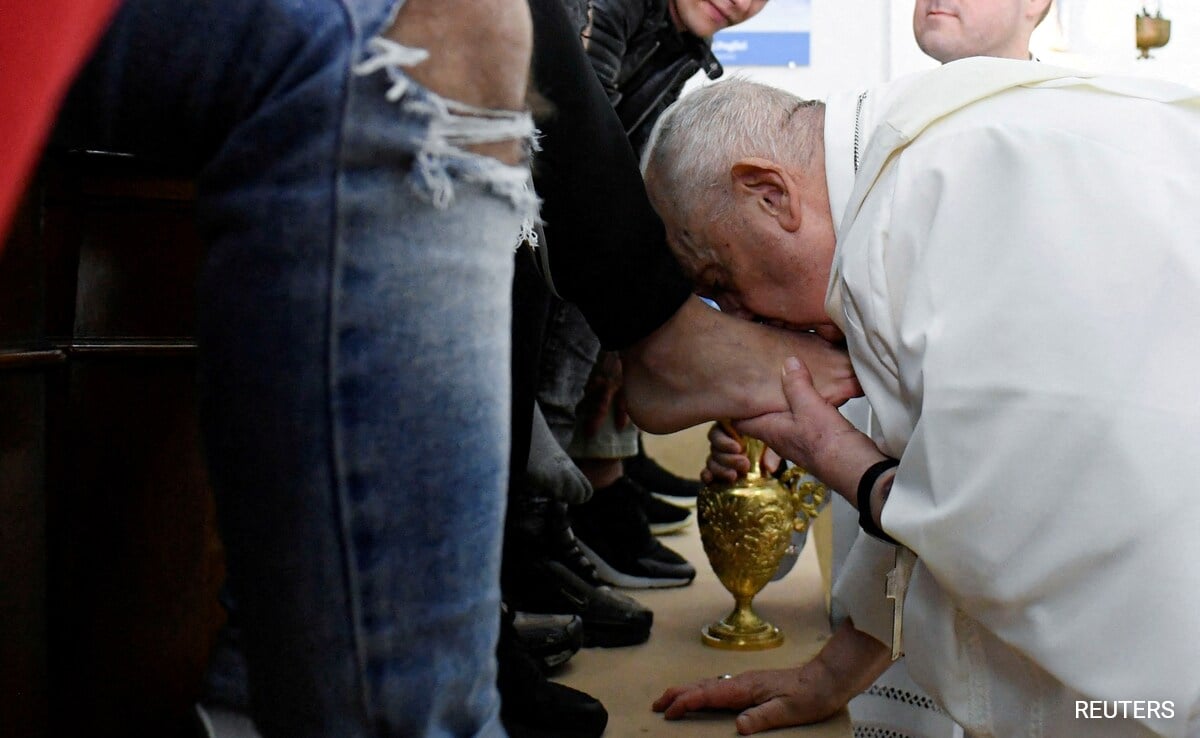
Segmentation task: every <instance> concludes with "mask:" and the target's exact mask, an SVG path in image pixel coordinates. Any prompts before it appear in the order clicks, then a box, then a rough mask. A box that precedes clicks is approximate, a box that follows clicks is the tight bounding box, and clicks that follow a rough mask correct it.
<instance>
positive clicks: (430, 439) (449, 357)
mask: <svg viewBox="0 0 1200 738" xmlns="http://www.w3.org/2000/svg"><path fill="white" fill-rule="evenodd" d="M399 7H400V3H398V2H387V1H385V0H378V1H369V0H361V1H359V0H347V2H345V3H335V2H325V1H318V0H312V1H311V2H302V3H300V2H288V3H283V2H272V1H270V0H259V1H256V2H246V1H245V0H238V1H237V2H234V1H233V0H229V1H228V2H203V3H202V2H190V3H181V2H177V0H172V1H171V2H165V1H164V2H157V1H154V0H132V1H131V2H129V3H127V4H126V7H125V10H124V11H123V12H122V17H121V18H120V19H118V25H117V26H116V27H115V28H114V34H113V38H112V41H111V43H110V45H109V46H108V48H106V49H105V53H104V54H103V55H102V56H101V57H100V58H99V59H98V62H97V63H98V67H97V68H96V71H95V75H94V76H92V77H91V81H93V82H97V81H98V82H100V83H101V84H100V86H99V87H96V88H94V90H93V91H92V99H93V101H96V102H100V103H104V105H98V106H95V107H94V108H93V109H94V110H101V112H103V108H105V107H107V105H109V104H117V103H122V104H123V103H128V102H129V101H134V100H139V99H140V102H139V103H137V105H136V108H137V110H136V111H134V112H136V115H134V116H132V117H130V116H128V115H124V116H116V117H119V118H122V120H118V121H115V122H114V126H113V127H112V130H110V131H108V132H103V131H102V132H101V133H110V134H114V135H102V136H101V138H107V139H109V140H110V141H117V142H118V143H119V142H124V143H126V144H128V145H129V146H130V147H137V146H145V147H146V148H150V149H154V150H155V152H156V153H158V152H164V153H167V154H170V155H173V156H177V157H178V158H180V159H182V160H194V163H195V164H196V165H197V166H199V167H200V168H201V169H202V172H201V181H200V192H201V197H200V202H199V205H198V207H199V218H200V226H201V230H202V234H203V235H204V236H205V237H206V239H207V240H208V241H209V242H210V244H211V246H210V251H209V254H208V259H207V263H206V267H205V271H204V275H203V277H202V279H201V284H200V290H199V293H200V326H199V339H200V344H201V367H202V389H203V396H204V399H203V403H204V406H203V415H204V422H205V430H206V434H205V440H206V445H207V447H208V448H207V450H208V453H209V457H210V466H211V477H212V481H213V485H214V487H215V489H216V491H217V494H218V502H219V513H220V516H221V520H222V529H223V534H224V536H225V543H226V546H227V551H228V558H229V571H230V583H231V586H232V588H233V590H234V592H235V594H236V597H237V601H238V603H239V607H240V615H241V617H242V622H243V624H244V628H245V635H246V651H247V660H248V664H249V673H250V680H251V698H252V700H253V709H254V717H255V721H256V722H257V724H258V726H259V727H260V729H261V730H262V732H263V733H264V735H268V736H276V735H287V736H317V735H322V736H324V735H338V736H351V737H352V736H374V735H412V736H441V735H500V734H501V729H500V727H499V721H498V711H499V710H498V704H497V698H496V691H495V665H494V661H493V655H492V654H493V649H494V647H495V642H496V632H497V628H498V619H499V591H498V565H499V561H498V558H499V539H500V531H501V522H502V514H503V506H504V502H503V494H502V490H503V484H504V480H505V476H506V471H507V455H508V447H507V439H508V422H509V418H508V411H509V396H508V391H507V389H506V388H507V383H508V363H507V362H508V343H509V341H508V315H509V304H508V300H509V285H510V280H511V275H512V266H511V263H512V246H513V245H514V244H515V242H516V237H517V233H518V230H519V225H520V223H521V221H522V220H523V218H524V217H525V216H527V215H529V214H530V213H531V212H532V208H533V201H532V198H527V197H523V196H522V195H521V194H520V193H521V183H522V182H523V181H524V176H525V174H524V171H523V168H522V167H511V166H508V165H506V164H502V163H501V162H500V161H498V160H497V159H495V158H491V157H490V156H485V155H483V154H493V155H497V156H503V157H504V158H505V160H506V161H510V162H516V161H519V160H520V156H521V155H520V153H519V152H520V151H521V143H522V139H523V138H524V137H525V136H526V135H527V133H528V130H529V124H528V120H527V119H525V118H524V117H523V116H522V115H520V114H513V113H506V112H503V111H506V110H513V109H519V108H520V107H521V105H522V99H521V98H522V97H523V92H522V93H520V94H518V93H517V89H518V88H521V87H522V86H523V82H521V84H504V83H503V81H500V82H496V81H495V80H489V81H487V82H486V83H480V84H465V85H463V86H462V88H461V89H460V90H458V91H459V92H461V93H462V97H461V98H459V99H461V100H462V101H464V102H468V103H472V104H475V105H477V106H480V107H483V106H489V107H492V108H495V109H496V110H495V111H493V112H491V113H484V112H475V111H471V110H467V109H463V108H459V107H457V106H455V105H452V104H448V102H447V97H446V96H444V95H439V94H437V93H436V92H433V91H432V90H431V89H430V88H428V87H425V86H423V85H421V84H419V80H416V78H415V77H414V76H412V75H409V74H407V73H406V71H405V70H406V69H407V68H409V67H407V66H406V65H408V64H417V63H418V60H419V59H420V57H421V54H420V53H419V52H418V51H416V49H415V47H416V46H418V45H420V39H421V33H415V35H414V36H413V37H411V38H406V39H405V40H406V41H408V42H409V43H410V44H411V45H410V46H409V47H403V46H388V45H387V44H379V43H377V42H378V41H379V40H380V39H382V38H385V34H386V32H387V31H388V29H393V28H395V27H396V25H394V24H393V23H392V22H393V20H395V24H402V23H404V22H406V19H407V21H411V22H412V27H413V28H417V29H420V28H422V26H421V25H420V24H419V23H418V22H417V19H419V18H421V17H422V15H421V13H422V12H423V13H425V14H427V17H426V20H427V21H428V20H429V18H428V16H429V15H433V16H436V15H438V14H442V13H444V14H446V15H447V16H452V17H453V22H452V23H449V24H446V25H442V26H438V25H436V24H435V25H434V26H433V29H434V30H429V29H430V26H429V25H428V24H427V25H426V26H424V28H425V29H426V30H425V31H423V33H425V34H426V36H425V41H426V42H427V43H426V44H425V45H427V46H428V48H429V49H430V53H431V57H430V58H429V59H428V60H427V61H425V62H421V63H419V65H418V66H417V67H414V69H422V70H430V69H435V68H436V69H446V70H449V69H452V68H453V65H454V64H456V63H458V61H459V59H449V60H447V57H452V56H455V55H460V56H461V58H462V59H463V60H464V61H463V63H464V65H466V66H464V68H463V70H459V71H454V72H453V73H450V72H449V71H448V72H447V75H448V79H449V80H451V81H453V80H454V79H456V78H458V77H456V75H472V74H475V73H476V72H475V71H467V70H479V69H482V68H484V67H485V66H487V65H484V64H479V65H477V66H476V65H474V63H473V62H475V61H479V60H478V59H472V57H474V56H475V55H476V54H485V55H486V54H488V53H489V49H490V50H491V52H494V54H495V55H496V57H497V58H498V59H501V60H503V59H505V58H507V56H506V55H507V54H509V53H511V52H512V51H513V50H514V49H515V50H517V52H518V53H520V52H521V51H522V50H523V52H524V53H525V54H526V55H527V54H528V50H529V44H528V39H527V38H526V39H525V43H524V44H521V43H513V39H512V38H507V37H504V35H503V34H499V37H491V36H488V35H487V34H485V35H484V37H482V38H480V37H476V35H475V34H480V33H484V32H483V31H481V30H480V29H495V27H496V19H497V18H510V17H511V18H517V19H520V18H521V17H522V13H523V12H524V11H525V5H524V3H523V2H520V1H519V0H515V1H514V2H503V3H501V2H498V1H497V2H493V1H492V0H485V1H484V2H479V1H478V0H471V2H461V3H460V2H446V1H445V0H410V2H409V3H408V4H406V5H405V6H404V8H403V11H402V12H401V13H399V14H398V15H397V16H396V17H395V19H393V17H392V12H393V11H395V10H396V9H397V8H399ZM418 11H421V12H418ZM526 22H527V21H526ZM435 31H436V33H435ZM456 33H457V34H458V35H457V36H456V35H455V34H456ZM517 35H518V36H519V35H520V34H519V32H518V33H517ZM460 46H470V47H471V48H469V49H465V48H459V47H460ZM443 62H444V63H443ZM512 67H513V65H512V64H510V63H508V62H503V63H499V64H496V65H495V66H494V67H489V72H488V73H489V74H491V73H501V72H502V73H503V74H504V75H509V74H511V75H514V79H518V80H523V79H524V75H525V71H526V66H525V65H524V64H520V65H517V67H516V68H512ZM510 81H511V80H510ZM429 82H430V84H431V85H432V84H435V83H438V84H441V83H445V89H447V90H450V89H457V88H455V87H454V85H452V84H450V82H447V81H446V79H443V78H441V77H439V76H438V75H436V74H434V75H430V77H429ZM106 86H107V87H106ZM114 89H115V91H114ZM106 90H107V91H106ZM438 91H439V92H441V91H442V89H440V88H439V90H438ZM489 91H493V92H494V93H495V94H500V95H501V96H502V97H505V99H504V100H494V99H490V98H488V95H489V94H493V92H489ZM472 94H478V96H479V99H472V97H471V95H472ZM389 95H390V96H391V99H389ZM104 97H107V98H108V99H107V100H104V99H102V98H104ZM509 98H511V99H509ZM124 107H125V112H129V111H132V110H133V107H130V106H128V105H125V106H124ZM84 127H86V126H84ZM77 130H78V129H77ZM114 132H115V133H114ZM480 136H482V137H483V140H481V139H480ZM469 147H476V148H479V149H480V150H481V151H478V152H477V151H469V150H467V149H468V148H469ZM485 147H490V148H485ZM467 213H469V214H470V217H465V214H467ZM464 458H465V459H468V463H466V464H453V463H451V461H452V460H458V459H464ZM465 530H469V531H470V534H469V535H462V534H461V532H462V531H465Z"/></svg>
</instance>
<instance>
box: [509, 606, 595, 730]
mask: <svg viewBox="0 0 1200 738" xmlns="http://www.w3.org/2000/svg"><path fill="white" fill-rule="evenodd" d="M496 665H497V673H496V686H497V688H498V689H499V691H500V721H501V722H502V723H503V724H504V729H505V731H507V732H508V735H509V738H600V736H601V735H603V734H604V728H605V726H607V725H608V711H607V710H605V709H604V705H602V704H600V702H599V700H597V699H596V698H594V697H592V696H590V695H588V694H585V693H584V692H580V691H579V690H577V689H571V688H570V687H567V686H564V685H562V684H556V683H555V682H551V681H548V680H547V679H546V677H545V675H544V674H542V672H541V671H540V670H539V669H538V666H537V663H536V662H535V661H534V659H533V658H531V657H530V656H529V655H528V654H526V653H525V652H524V651H522V650H521V648H520V646H519V645H518V644H517V641H516V635H515V633H514V632H513V628H512V625H511V624H510V623H508V622H507V621H506V620H502V621H501V625H500V642H499V643H498V644H497V646H496Z"/></svg>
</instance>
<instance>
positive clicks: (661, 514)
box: [641, 488, 692, 536]
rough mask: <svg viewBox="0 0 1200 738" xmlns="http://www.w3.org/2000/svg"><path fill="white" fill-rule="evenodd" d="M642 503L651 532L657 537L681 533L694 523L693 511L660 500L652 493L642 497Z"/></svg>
mask: <svg viewBox="0 0 1200 738" xmlns="http://www.w3.org/2000/svg"><path fill="white" fill-rule="evenodd" d="M643 489H644V488H643ZM641 503H642V512H644V513H646V521H647V522H648V523H650V532H651V533H653V534H654V535H656V536H661V535H666V534H667V533H675V532H677V531H681V530H683V529H684V528H686V527H687V526H688V523H690V522H692V511H691V510H688V509H687V508H686V507H680V506H679V505H675V504H672V503H670V502H665V501H663V500H660V499H659V498H657V497H655V496H654V495H652V494H650V492H646V494H644V495H642V499H641Z"/></svg>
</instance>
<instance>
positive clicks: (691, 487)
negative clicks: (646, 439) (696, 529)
mask: <svg viewBox="0 0 1200 738" xmlns="http://www.w3.org/2000/svg"><path fill="white" fill-rule="evenodd" d="M624 464H625V476H627V477H629V478H630V479H632V480H633V481H635V482H637V483H638V484H640V485H642V486H643V487H645V488H646V489H648V490H650V493H651V494H653V495H654V496H655V497H658V498H659V499H662V500H664V501H666V502H670V503H673V504H675V505H685V506H687V507H695V506H696V495H698V494H700V488H701V487H703V486H704V485H702V484H700V481H699V480H697V479H684V478H683V477H679V476H676V475H674V474H672V473H671V472H669V471H667V470H666V469H664V468H662V467H661V466H659V465H658V462H656V461H655V460H654V459H652V458H650V457H649V456H647V455H646V449H645V447H644V446H643V445H642V442H641V439H640V438H639V439H638V452H637V456H633V457H630V458H627V459H625V460H624Z"/></svg>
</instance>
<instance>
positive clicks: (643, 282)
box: [529, 0, 692, 349]
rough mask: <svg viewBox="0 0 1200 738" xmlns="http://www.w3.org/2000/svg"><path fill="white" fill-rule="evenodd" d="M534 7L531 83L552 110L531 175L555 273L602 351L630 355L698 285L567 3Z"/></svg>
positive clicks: (545, 1)
mask: <svg viewBox="0 0 1200 738" xmlns="http://www.w3.org/2000/svg"><path fill="white" fill-rule="evenodd" d="M529 8H530V10H531V11H532V14H533V28H534V44H533V79H534V80H535V81H536V84H537V87H538V92H539V93H540V94H541V95H542V96H543V97H544V98H545V99H546V100H547V101H548V102H549V103H550V105H551V107H552V109H553V112H552V113H551V114H549V115H548V116H546V117H545V118H543V119H541V120H539V121H538V128H539V129H541V132H542V139H541V151H540V152H538V154H537V156H536V159H535V161H534V167H533V176H534V184H535V189H536V190H537V192H538V194H539V195H540V196H541V197H542V198H543V202H542V218H543V220H544V221H545V223H544V229H545V234H546V244H547V253H548V254H549V256H550V271H551V273H552V274H553V276H554V283H555V286H557V287H558V291H559V293H560V294H561V295H562V296H563V297H564V298H565V299H567V300H568V301H570V302H573V303H575V305H577V306H578V307H579V309H580V311H581V312H583V314H584V316H585V317H586V318H587V321H588V323H589V324H590V325H591V327H592V330H593V331H595V332H596V335H598V336H599V337H600V340H601V342H602V343H603V345H604V347H605V348H607V349H620V348H624V347H626V346H629V345H630V344H632V343H635V342H637V341H639V340H641V339H642V338H644V337H646V336H648V335H649V334H650V333H651V332H653V331H654V330H655V329H657V328H658V327H659V326H661V325H662V324H663V323H665V322H666V321H667V320H668V319H669V318H670V317H671V316H672V315H674V314H675V312H676V311H677V310H678V309H679V307H680V306H681V305H683V303H684V301H685V300H687V298H688V295H690V294H691V291H692V290H691V286H690V285H689V284H688V282H687V280H686V279H684V276H683V273H682V272H681V271H680V269H679V264H678V263H677V262H676V261H675V258H674V257H673V256H672V255H671V252H670V251H669V250H668V249H667V242H666V234H665V233H664V232H663V226H662V221H660V220H659V219H658V216H657V215H655V213H654V209H653V208H652V207H651V206H650V200H649V199H648V198H647V197H646V190H645V188H644V187H643V184H642V176H641V174H640V173H639V172H638V166H637V159H636V157H635V156H634V153H633V149H632V148H631V147H630V145H629V139H628V138H627V137H626V135H625V132H624V131H623V130H622V128H621V123H620V121H619V120H618V119H617V116H616V115H614V114H613V109H612V105H610V104H609V101H608V100H607V99H606V98H605V95H604V91H603V90H602V89H601V86H600V84H599V82H598V81H597V79H596V75H595V73H594V72H593V70H592V67H591V65H590V64H589V63H588V58H587V57H586V56H585V55H584V53H583V48H582V47H581V45H580V43H579V32H578V31H579V29H578V26H572V23H571V19H570V16H569V15H568V13H567V12H566V11H567V6H566V4H565V3H563V1H562V0H530V2H529ZM597 203H603V204H604V206H603V207H599V206H597ZM614 213H615V214H617V216H618V217H613V215H614ZM614 292H617V293H619V294H620V295H621V299H619V300H616V299H613V294H614Z"/></svg>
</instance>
